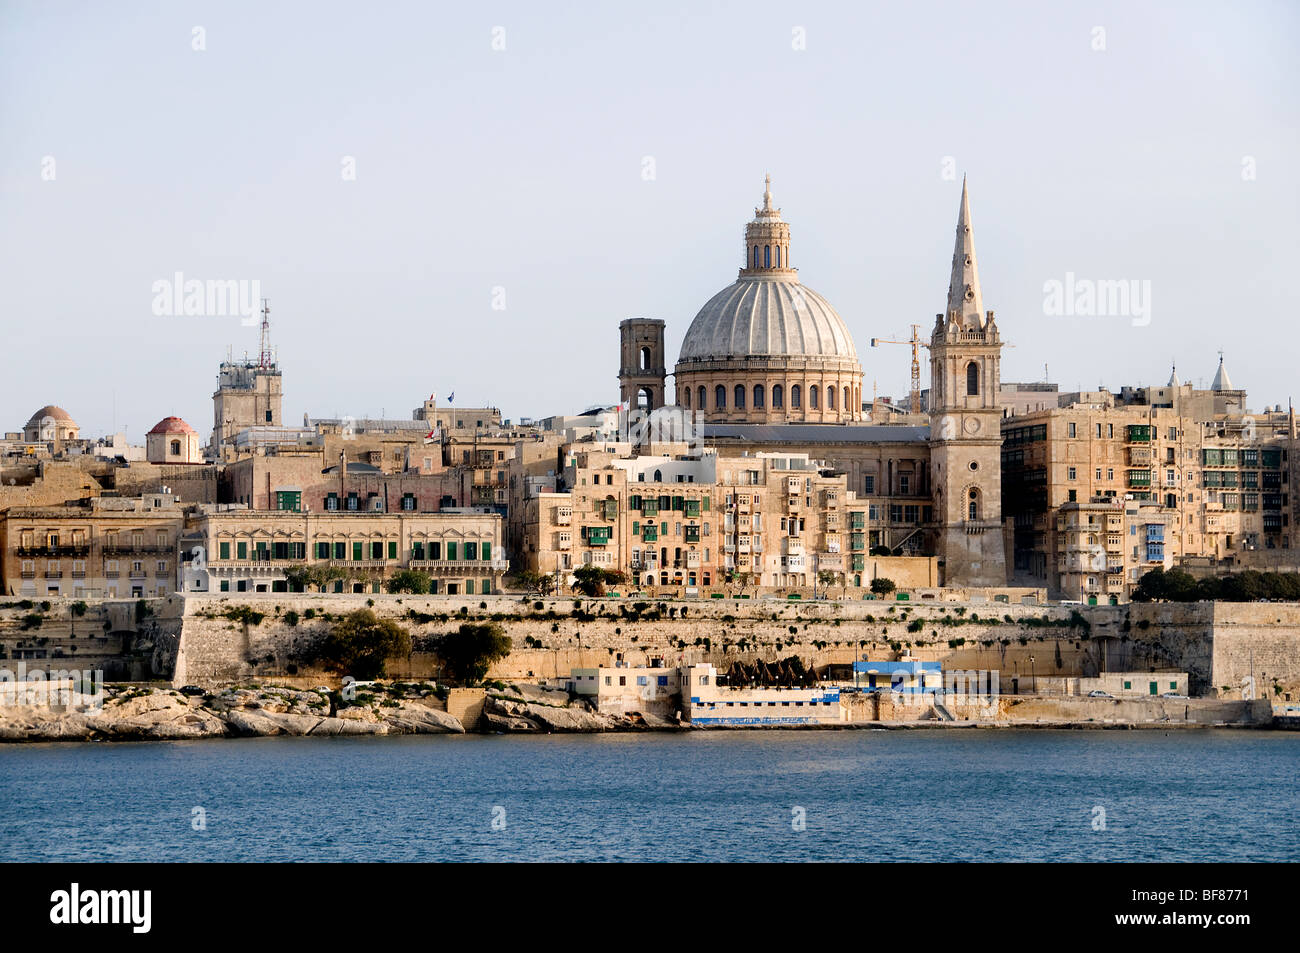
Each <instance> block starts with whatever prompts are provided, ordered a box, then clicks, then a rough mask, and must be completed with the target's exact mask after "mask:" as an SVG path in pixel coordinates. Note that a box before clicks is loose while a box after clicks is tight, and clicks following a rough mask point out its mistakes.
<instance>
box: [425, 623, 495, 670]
mask: <svg viewBox="0 0 1300 953" xmlns="http://www.w3.org/2000/svg"><path fill="white" fill-rule="evenodd" d="M512 647H513V645H512V643H511V641H510V637H509V636H508V635H506V634H505V633H504V632H503V630H502V628H501V626H499V625H498V624H497V623H495V622H463V623H461V626H460V628H459V629H457V630H456V631H455V632H452V633H449V634H448V635H444V636H443V637H442V638H440V639H439V640H438V641H437V642H436V643H435V644H434V647H433V652H434V655H436V656H437V657H438V661H439V662H441V663H442V668H443V671H444V672H445V673H446V675H447V677H448V678H449V679H451V680H452V681H454V682H458V683H459V684H461V685H477V684H478V683H479V682H481V681H483V676H485V675H486V674H487V672H488V668H490V667H491V665H492V663H493V662H496V661H499V660H501V659H503V658H505V657H506V656H507V655H509V654H510V649H511V648H512Z"/></svg>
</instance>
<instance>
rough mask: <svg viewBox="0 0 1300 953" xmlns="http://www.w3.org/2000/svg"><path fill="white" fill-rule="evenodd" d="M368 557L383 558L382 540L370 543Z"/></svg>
mask: <svg viewBox="0 0 1300 953" xmlns="http://www.w3.org/2000/svg"><path fill="white" fill-rule="evenodd" d="M370 558H371V559H383V558H384V544H383V541H382V540H381V541H380V542H377V543H371V544H370Z"/></svg>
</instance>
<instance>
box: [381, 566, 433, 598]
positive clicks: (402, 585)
mask: <svg viewBox="0 0 1300 953" xmlns="http://www.w3.org/2000/svg"><path fill="white" fill-rule="evenodd" d="M384 586H385V587H386V588H387V589H388V591H389V592H390V593H391V592H409V593H412V594H413V595H417V596H423V595H427V594H428V593H430V592H432V591H433V580H432V579H430V578H429V574H428V573H427V572H420V570H418V569H399V570H398V571H397V572H395V573H393V574H392V575H391V576H389V577H388V581H387V582H385V583H384Z"/></svg>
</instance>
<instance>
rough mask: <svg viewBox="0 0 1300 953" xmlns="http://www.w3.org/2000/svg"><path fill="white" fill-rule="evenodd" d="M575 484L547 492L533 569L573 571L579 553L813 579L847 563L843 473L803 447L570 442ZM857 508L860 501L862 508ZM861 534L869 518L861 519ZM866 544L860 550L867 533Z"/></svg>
mask: <svg viewBox="0 0 1300 953" xmlns="http://www.w3.org/2000/svg"><path fill="white" fill-rule="evenodd" d="M565 482H566V484H567V485H570V486H571V487H572V488H571V489H570V490H569V491H568V492H560V493H552V492H542V493H539V494H538V495H537V498H536V505H535V507H534V508H532V509H530V511H529V513H530V515H531V516H533V518H534V519H535V522H534V523H533V524H532V525H530V526H529V527H528V529H527V531H526V533H525V536H526V538H527V539H528V540H529V542H530V544H531V543H533V541H536V543H535V548H531V549H530V550H529V551H528V552H527V553H526V554H525V557H526V562H527V566H528V568H529V569H532V570H533V571H536V572H542V573H555V572H558V573H561V574H564V575H565V576H567V574H568V573H570V572H571V571H572V570H574V569H576V568H577V567H579V566H583V565H597V566H603V567H605V568H608V569H614V570H618V571H621V572H623V573H624V574H626V575H627V576H628V578H629V580H630V581H631V582H632V584H634V585H638V586H643V585H644V586H655V587H663V588H674V589H680V590H683V591H686V590H690V589H698V588H709V587H714V586H721V585H722V584H723V583H724V582H727V581H730V582H734V583H739V584H740V585H742V586H752V587H782V588H800V587H812V586H814V585H815V584H816V583H817V581H818V573H819V572H821V571H827V572H831V573H833V574H835V576H836V578H837V579H841V578H842V577H843V575H844V574H845V573H849V572H852V569H853V562H852V560H851V559H849V554H850V533H851V531H852V530H851V527H852V526H853V525H854V524H855V520H854V519H853V518H851V516H850V510H851V509H852V506H853V503H854V502H855V500H854V498H853V497H852V495H851V494H850V493H849V492H848V490H847V488H846V484H845V478H844V476H843V475H842V474H841V475H835V474H831V473H829V472H827V471H825V470H824V469H823V468H821V467H820V466H819V465H818V464H817V463H816V462H815V461H812V460H809V459H808V457H807V456H806V455H804V454H794V453H760V454H757V455H755V456H749V457H719V456H717V455H716V454H713V453H707V454H705V455H703V456H701V457H699V458H695V459H682V458H673V457H668V456H662V457H658V456H650V455H642V456H638V457H633V458H630V459H627V458H611V455H609V454H607V453H601V452H594V453H585V452H578V453H575V455H574V457H573V458H572V464H571V466H570V467H568V468H566V479H565ZM859 509H860V508H859ZM856 525H857V532H858V533H859V535H861V533H862V532H863V530H864V526H863V524H862V520H861V517H860V518H859V519H858V520H857V521H856ZM858 542H859V554H860V555H865V550H864V549H863V546H862V544H863V542H864V540H859V541H858Z"/></svg>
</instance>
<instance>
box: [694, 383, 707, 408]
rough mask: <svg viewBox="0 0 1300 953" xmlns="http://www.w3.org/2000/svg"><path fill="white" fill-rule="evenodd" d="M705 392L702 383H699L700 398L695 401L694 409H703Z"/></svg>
mask: <svg viewBox="0 0 1300 953" xmlns="http://www.w3.org/2000/svg"><path fill="white" fill-rule="evenodd" d="M705 394H706V391H705V390H704V385H703V384H701V385H700V399H699V401H698V402H696V404H695V408H696V410H704V397H705Z"/></svg>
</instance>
